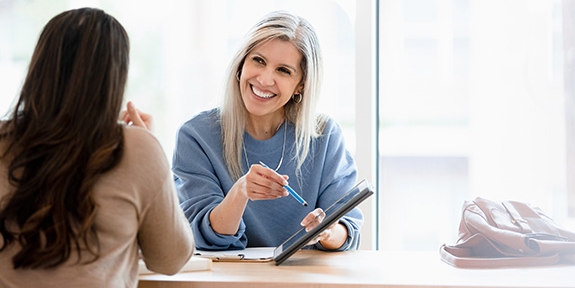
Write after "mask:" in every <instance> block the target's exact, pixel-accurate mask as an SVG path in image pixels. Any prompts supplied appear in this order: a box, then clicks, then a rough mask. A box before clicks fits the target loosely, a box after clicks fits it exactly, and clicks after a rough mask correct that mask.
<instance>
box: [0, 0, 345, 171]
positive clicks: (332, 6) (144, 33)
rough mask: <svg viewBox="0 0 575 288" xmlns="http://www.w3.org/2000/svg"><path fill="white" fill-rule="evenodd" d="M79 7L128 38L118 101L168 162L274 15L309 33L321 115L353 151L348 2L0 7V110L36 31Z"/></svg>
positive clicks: (8, 2) (218, 0)
mask: <svg viewBox="0 0 575 288" xmlns="http://www.w3.org/2000/svg"><path fill="white" fill-rule="evenodd" d="M84 6H89V7H98V8H100V9H103V10H104V11H106V12H108V13H109V14H111V15H113V16H114V17H115V18H117V19H118V20H119V21H120V22H121V23H122V24H123V25H124V28H125V29H126V30H127V32H128V35H129V36H130V41H131V51H130V57H131V59H130V71H129V80H128V86H127V91H126V96H125V99H126V100H132V101H134V103H135V104H136V106H137V107H138V108H140V109H142V110H143V111H147V112H150V113H152V114H153V116H154V132H155V134H156V135H157V137H158V138H159V140H160V142H161V143H162V145H163V147H164V149H165V151H166V154H167V156H168V158H170V160H171V155H172V150H173V147H174V144H175V135H176V131H177V129H178V127H179V125H181V124H182V123H183V122H184V121H186V120H188V119H189V118H191V117H192V116H193V115H195V114H196V113H198V112H200V111H202V110H205V109H209V108H212V107H215V106H217V105H218V104H219V101H220V99H221V91H222V90H223V87H222V86H223V83H224V81H223V79H224V77H225V75H224V73H225V72H226V69H227V67H228V64H229V62H230V60H231V57H232V56H233V55H232V54H233V53H234V52H235V50H236V45H238V42H239V40H240V39H241V38H242V37H243V36H244V34H245V33H247V32H248V30H249V29H250V28H251V27H252V26H253V25H254V24H255V23H256V22H257V21H258V20H259V19H260V18H261V17H263V16H264V15H265V14H266V13H268V12H271V11H273V10H288V11H291V12H294V13H296V14H298V15H300V16H302V17H304V18H306V19H307V20H308V21H309V22H310V23H311V24H312V25H313V26H314V28H315V29H316V32H317V33H318V37H319V40H320V44H321V46H322V47H321V48H322V51H323V56H324V62H325V64H324V70H325V71H324V74H325V75H324V83H323V86H322V96H321V99H320V110H322V111H323V112H326V113H328V114H330V115H331V116H333V117H334V118H335V119H336V120H338V122H339V123H340V124H341V125H342V126H343V128H344V130H345V136H346V138H347V139H348V140H347V142H349V143H350V144H349V145H350V147H349V148H350V150H354V145H353V144H354V143H355V142H354V141H353V140H354V139H355V134H354V115H355V112H354V109H353V107H354V103H355V102H354V89H355V86H354V85H355V83H354V81H355V78H354V77H353V75H354V74H355V71H354V68H355V66H354V57H355V54H354V51H355V46H354V40H353V37H354V31H353V26H352V23H353V22H352V21H353V17H355V1H354V0H334V1H328V0H325V1H323V0H322V1H305V0H298V1H294V0H277V1H257V0H246V1H244V0H242V1H234V0H210V1H178V0H166V1H160V2H158V1H144V2H142V1H137V0H126V1H106V0H94V1H73V0H54V1H50V3H48V2H46V1H12V0H0V24H1V25H0V38H1V39H9V41H2V43H1V44H0V63H1V64H2V65H0V79H1V80H0V81H2V85H0V93H1V94H2V95H3V96H2V98H1V100H0V107H2V108H3V109H5V108H4V107H9V106H11V105H10V104H11V103H12V101H13V98H14V97H16V96H17V93H18V90H19V88H20V85H21V83H22V81H23V80H24V77H25V73H26V71H27V68H28V64H29V61H30V57H31V55H32V52H33V49H34V46H35V44H36V41H37V40H38V36H39V34H40V31H41V29H42V27H43V26H44V25H45V24H46V23H47V21H48V20H50V19H51V18H52V17H53V16H55V15H56V14H58V13H60V12H62V11H65V10H68V9H72V8H79V7H84ZM318 11H322V12H321V13H318ZM4 112H5V111H1V112H0V113H4Z"/></svg>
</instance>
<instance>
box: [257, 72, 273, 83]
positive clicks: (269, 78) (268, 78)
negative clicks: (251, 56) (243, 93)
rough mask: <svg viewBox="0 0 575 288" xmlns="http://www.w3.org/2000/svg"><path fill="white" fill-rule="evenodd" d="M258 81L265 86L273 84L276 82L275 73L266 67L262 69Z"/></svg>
mask: <svg viewBox="0 0 575 288" xmlns="http://www.w3.org/2000/svg"><path fill="white" fill-rule="evenodd" d="M257 79H258V82H260V84H262V85H263V86H272V85H273V84H274V82H275V80H274V73H273V70H271V69H264V70H262V71H260V74H259V75H258V77H257Z"/></svg>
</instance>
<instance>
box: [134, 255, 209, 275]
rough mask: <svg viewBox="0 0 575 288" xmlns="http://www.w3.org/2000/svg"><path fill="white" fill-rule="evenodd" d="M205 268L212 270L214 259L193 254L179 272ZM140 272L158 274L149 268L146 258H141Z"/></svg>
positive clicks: (141, 273) (142, 273)
mask: <svg viewBox="0 0 575 288" xmlns="http://www.w3.org/2000/svg"><path fill="white" fill-rule="evenodd" d="M203 270H212V260H210V259H207V258H202V257H198V256H192V257H191V258H190V260H188V262H187V263H186V265H184V267H182V270H180V272H178V273H183V272H190V271H203ZM138 274H140V275H144V274H157V273H156V272H153V271H150V270H148V268H147V267H146V263H144V260H142V259H140V263H139V267H138Z"/></svg>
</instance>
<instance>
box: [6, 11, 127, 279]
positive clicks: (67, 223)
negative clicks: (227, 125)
mask: <svg viewBox="0 0 575 288" xmlns="http://www.w3.org/2000/svg"><path fill="white" fill-rule="evenodd" d="M128 54H129V40H128V35H127V33H126V31H125V30H124V28H123V27H122V25H121V24H120V23H119V22H118V21H117V20H116V19H115V18H113V17H112V16H110V15H108V14H106V13H105V12H104V11H102V10H99V9H92V8H83V9H76V10H70V11H66V12H63V13H61V14H59V15H57V16H55V17H54V18H52V19H51V20H50V21H49V22H48V23H47V24H46V26H45V27H44V30H43V31H42V33H41V35H40V38H39V40H38V44H37V45H36V49H35V50H34V54H33V56H32V59H31V62H30V67H29V71H28V74H27V76H26V80H25V82H24V85H23V87H22V90H21V93H20V97H19V99H18V101H17V102H16V106H15V108H14V110H13V112H12V113H11V116H10V117H9V118H8V120H7V121H6V122H5V123H3V124H4V125H2V129H0V131H1V132H0V140H2V141H6V143H7V145H6V146H5V147H7V148H6V150H5V151H4V153H3V154H1V155H0V157H2V158H3V160H4V162H8V163H9V166H8V179H9V181H10V184H11V185H13V187H14V191H13V192H12V193H10V194H8V196H6V197H4V198H3V199H1V202H0V233H1V234H2V237H3V238H4V243H3V245H2V246H1V247H0V252H1V251H3V250H4V249H5V248H6V247H8V246H9V245H10V244H12V243H13V242H17V243H19V244H20V246H21V250H20V251H19V252H18V253H17V254H16V255H15V256H14V257H13V259H12V260H13V264H14V268H15V269H17V268H32V269H35V268H36V269H37V268H50V267H56V266H58V265H60V264H62V263H63V262H65V261H66V260H68V259H69V257H70V255H71V253H72V252H73V251H74V250H75V251H76V252H77V253H78V256H79V257H80V251H81V250H84V249H86V250H87V251H88V252H89V253H90V255H92V256H93V257H89V258H90V259H89V260H88V261H85V262H91V261H94V260H96V259H98V257H99V254H100V248H99V242H98V237H97V233H96V230H97V229H96V227H95V223H94V219H95V215H96V213H97V203H95V201H94V199H93V195H92V187H93V186H94V183H96V181H97V180H98V177H99V176H100V175H102V174H103V173H104V172H106V171H109V170H110V169H112V168H113V167H115V166H116V165H117V164H118V163H119V161H120V159H121V157H122V153H123V143H124V139H123V133H122V126H121V125H120V124H119V123H118V114H119V112H120V109H121V105H122V99H123V94H124V87H125V84H126V78H127V73H128V62H129V55H128ZM78 261H81V260H80V259H79V260H78Z"/></svg>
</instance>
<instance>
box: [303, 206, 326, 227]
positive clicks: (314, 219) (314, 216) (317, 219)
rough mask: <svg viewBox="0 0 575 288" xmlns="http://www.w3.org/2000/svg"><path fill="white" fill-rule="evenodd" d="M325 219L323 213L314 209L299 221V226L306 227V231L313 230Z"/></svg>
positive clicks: (319, 209) (318, 209)
mask: <svg viewBox="0 0 575 288" xmlns="http://www.w3.org/2000/svg"><path fill="white" fill-rule="evenodd" d="M324 218H325V213H324V212H323V210H322V209H321V208H316V209H314V210H313V211H311V212H309V213H308V214H307V215H306V216H305V217H304V218H303V220H302V221H301V223H300V225H301V226H304V227H306V231H309V230H311V229H313V228H314V227H315V226H317V225H319V223H321V222H322V221H323V219H324Z"/></svg>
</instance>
